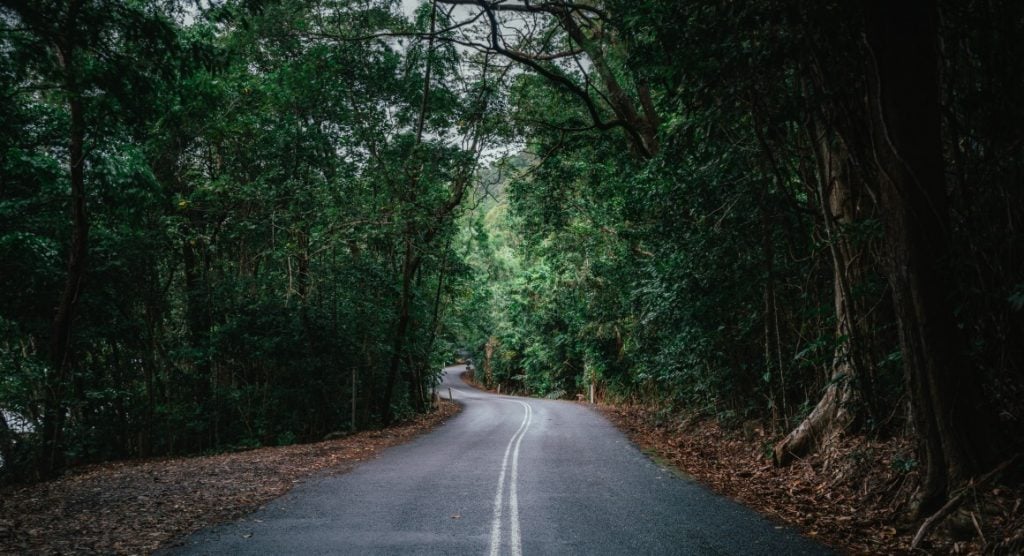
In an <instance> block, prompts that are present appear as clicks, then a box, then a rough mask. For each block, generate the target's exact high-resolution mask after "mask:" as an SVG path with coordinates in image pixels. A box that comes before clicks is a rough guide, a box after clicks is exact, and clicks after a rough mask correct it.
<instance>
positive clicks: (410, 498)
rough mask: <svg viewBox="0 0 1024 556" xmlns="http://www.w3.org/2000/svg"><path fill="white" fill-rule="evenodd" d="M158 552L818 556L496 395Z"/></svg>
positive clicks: (549, 408) (585, 426)
mask: <svg viewBox="0 0 1024 556" xmlns="http://www.w3.org/2000/svg"><path fill="white" fill-rule="evenodd" d="M463 370H464V368H463V367H461V366H458V367H449V368H448V369H447V373H446V377H445V381H444V384H443V385H442V387H441V392H442V393H443V394H444V395H447V394H448V387H451V390H452V392H453V395H454V398H455V400H456V401H459V402H461V403H462V404H463V406H464V409H463V411H462V412H461V413H460V414H458V415H457V416H455V417H454V418H453V419H452V420H451V421H450V422H449V423H448V424H446V425H445V426H443V427H440V428H438V429H436V430H435V431H433V432H431V433H430V434H427V435H424V436H421V437H419V438H417V439H416V440H414V441H412V442H410V443H408V444H405V445H402V446H398V447H394V448H391V449H389V450H387V451H386V452H384V454H383V455H381V457H379V458H378V459H375V460H372V461H369V462H366V463H363V464H362V465H360V466H359V467H357V468H356V469H354V470H353V471H351V472H349V473H346V474H344V475H338V476H333V477H323V478H318V479H313V480H310V481H308V482H306V483H303V484H301V485H299V486H297V487H296V488H295V489H293V490H292V491H291V492H290V493H288V494H287V495H285V496H283V497H281V498H279V499H277V500H275V501H273V502H271V503H270V504H268V505H267V506H266V507H264V508H263V509H261V510H259V511H257V512H255V513H253V514H251V515H250V516H248V517H247V518H245V519H243V520H240V521H237V522H234V523H230V524H226V525H221V526H217V527H213V528H210V529H206V530H204V531H200V532H199V533H196V534H194V535H192V536H190V537H187V538H185V539H183V541H182V544H181V545H179V546H177V547H175V548H172V549H170V550H167V551H164V553H166V554H358V555H364V554H475V555H479V554H488V555H492V556H498V555H503V554H508V555H512V556H520V555H522V554H559V555H561V554H586V555H595V554H609V555H631V554H716V555H717V554H742V555H748V554H771V555H776V554H828V553H830V552H829V551H828V550H827V549H826V548H824V547H823V546H821V545H819V544H816V543H814V542H813V541H811V540H808V539H806V538H803V537H801V536H799V535H798V534H797V533H795V532H794V531H792V530H790V529H788V528H783V527H780V526H777V525H775V524H773V523H771V522H769V521H767V520H766V519H764V518H762V517H761V516H759V515H758V514H756V513H755V512H753V511H751V510H748V509H746V508H744V507H742V506H740V505H739V504H737V503H735V502H732V501H730V500H728V499H725V498H722V497H720V496H717V495H715V494H713V493H711V492H710V491H708V490H707V489H705V488H704V487H702V486H700V485H698V484H696V483H694V482H692V481H689V480H686V479H683V478H680V477H678V476H677V475H675V474H673V473H672V472H670V471H668V470H666V469H663V468H662V467H660V466H659V465H657V464H656V463H654V462H653V461H651V460H650V459H649V458H648V457H647V456H645V455H644V454H642V453H641V452H640V451H639V450H637V448H636V447H634V446H633V445H632V444H631V443H630V442H629V440H627V439H626V437H625V436H623V435H622V434H621V433H620V432H619V431H618V430H616V429H615V428H614V427H613V426H612V425H611V424H609V423H608V421H607V420H605V419H604V417H602V416H601V415H600V414H599V413H597V412H595V411H593V410H591V409H589V408H587V407H585V406H582V405H579V404H575V403H570V402H564V401H555V400H537V399H530V398H517V397H511V396H496V395H493V394H488V393H485V392H481V391H479V390H476V389H474V388H471V387H469V386H467V385H465V384H464V383H463V382H462V381H461V380H459V378H458V374H459V373H461V372H462V371H463Z"/></svg>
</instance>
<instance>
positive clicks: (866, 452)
mask: <svg viewBox="0 0 1024 556" xmlns="http://www.w3.org/2000/svg"><path fill="white" fill-rule="evenodd" d="M600 409H601V411H602V412H603V413H604V414H605V415H607V416H608V418H609V419H611V420H612V422H614V423H615V424H616V425H617V426H618V427H619V428H620V429H622V430H623V431H624V432H626V433H627V435H628V436H629V437H630V438H631V440H633V442H634V443H636V444H637V445H638V446H640V447H641V448H642V449H643V450H645V451H646V452H647V453H649V454H651V455H652V456H653V457H655V458H657V459H660V460H662V461H663V462H665V463H668V464H671V465H672V466H674V467H676V468H678V469H679V470H680V471H682V472H683V473H684V474H686V475H689V476H691V477H692V478H694V479H696V480H697V481H699V482H701V483H703V484H705V485H707V486H709V487H710V488H711V489H712V490H714V491H716V492H718V493H719V494H722V495H725V496H728V497H730V498H732V499H734V500H737V501H738V502H740V503H742V504H744V505H746V506H748V507H751V508H754V509H756V510H758V511H760V512H761V513H762V514H765V515H767V516H768V517H769V518H770V519H774V520H776V521H779V522H783V523H787V524H790V525H793V526H795V527H797V528H798V529H799V530H801V531H802V532H803V533H804V534H805V535H807V536H809V537H812V538H817V539H819V540H820V541H822V542H823V543H825V544H827V545H829V546H832V547H833V548H835V549H837V550H839V551H840V552H844V553H850V554H906V553H911V550H910V546H911V541H912V539H913V538H914V535H915V534H916V533H917V531H918V529H919V527H920V523H919V522H917V523H907V522H905V521H904V520H903V519H902V517H901V516H902V515H903V514H904V513H905V509H906V504H907V501H908V500H909V499H910V495H911V494H912V492H911V489H913V488H914V484H915V483H916V471H914V470H913V468H912V467H913V463H912V462H913V460H912V459H911V458H910V454H911V453H912V451H911V447H910V446H908V445H907V444H906V443H905V442H904V441H900V440H889V441H884V442H883V441H873V440H869V439H866V438H863V437H855V438H850V439H848V440H846V441H844V442H843V444H842V446H841V447H840V448H838V449H834V450H832V451H830V452H828V453H827V454H819V455H815V456H811V457H808V458H805V459H803V460H799V461H798V462H797V463H794V464H792V465H790V466H788V467H783V468H778V467H775V466H773V465H772V464H771V461H770V459H769V458H768V457H766V456H768V454H770V453H771V452H770V447H771V441H772V440H773V438H774V437H769V435H766V434H765V431H764V430H763V429H761V428H759V427H758V426H756V425H753V426H745V427H741V430H739V431H736V432H730V431H726V430H724V429H723V428H722V427H721V426H720V425H719V424H718V423H716V422H714V421H710V420H698V421H693V422H686V421H684V420H680V419H678V418H672V417H668V416H666V415H664V414H661V413H659V412H657V411H655V410H652V409H649V408H644V407H639V406H632V405H626V406H607V405H602V406H600ZM1020 473H1021V472H1020V470H1016V471H1013V470H1011V473H1009V475H1017V476H1016V477H1011V478H1012V483H1013V484H1012V485H1010V486H1007V485H1006V484H1000V483H987V484H985V485H979V486H978V487H977V488H975V489H972V490H971V492H969V493H968V496H966V497H965V502H964V503H963V504H962V505H960V506H959V508H958V510H957V511H956V512H953V513H952V514H951V515H950V517H949V518H948V519H945V520H943V522H942V524H941V525H939V526H937V527H936V528H935V530H934V532H933V533H932V534H931V535H930V536H928V537H927V540H925V541H923V542H922V543H921V544H920V545H919V547H918V549H917V550H916V551H914V552H913V553H915V554H1024V507H1022V499H1024V488H1022V485H1021V479H1022V477H1020V476H1019V475H1020ZM1005 475H1007V474H1004V478H1005ZM1005 482H1008V481H1004V483H1005Z"/></svg>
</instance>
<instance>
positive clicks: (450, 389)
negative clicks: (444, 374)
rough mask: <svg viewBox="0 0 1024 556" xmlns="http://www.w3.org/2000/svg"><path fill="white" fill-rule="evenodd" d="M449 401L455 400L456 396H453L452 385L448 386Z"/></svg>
mask: <svg viewBox="0 0 1024 556" xmlns="http://www.w3.org/2000/svg"><path fill="white" fill-rule="evenodd" d="M448 401H450V402H453V401H455V398H453V397H452V387H451V386H449V387H448Z"/></svg>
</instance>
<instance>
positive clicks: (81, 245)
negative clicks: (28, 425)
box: [39, 6, 89, 477]
mask: <svg viewBox="0 0 1024 556" xmlns="http://www.w3.org/2000/svg"><path fill="white" fill-rule="evenodd" d="M73 8H74V6H73V7H72V9H73ZM68 17H69V19H71V18H73V17H74V13H73V11H72V13H69V16H68ZM69 24H70V25H73V21H72V22H71V23H69ZM67 40H68V41H69V43H70V41H71V38H70V37H68V38H67ZM58 54H59V57H60V60H61V65H62V66H63V67H62V69H63V70H64V74H65V84H64V86H65V88H66V91H67V95H68V109H69V111H70V118H71V126H70V129H69V142H68V143H69V144H68V168H69V172H70V177H71V222H72V227H71V246H70V249H69V251H68V265H67V278H66V280H65V282H64V290H63V292H62V293H61V296H60V301H59V304H58V305H57V311H56V314H55V316H54V318H53V325H52V328H51V335H50V346H49V348H50V352H49V356H50V357H49V359H50V374H49V377H48V380H47V385H46V390H47V391H46V403H45V411H44V415H43V431H42V432H43V444H42V455H41V460H40V462H39V472H40V473H41V475H42V476H44V477H49V476H52V475H53V474H54V473H55V472H56V471H57V470H58V469H59V468H60V467H61V465H62V464H63V462H62V461H61V460H62V457H61V455H62V452H63V447H62V444H63V442H62V440H63V438H62V437H63V430H64V413H65V407H64V390H65V386H66V385H67V383H68V381H69V379H70V376H71V370H70V363H69V361H68V359H69V346H70V343H71V325H72V322H73V321H74V318H75V310H76V309H77V307H78V300H79V295H80V293H81V291H82V281H83V279H84V278H85V257H86V252H87V246H88V237H89V220H88V215H87V214H86V211H85V148H84V143H85V115H84V112H83V106H82V97H81V95H80V94H79V92H78V84H77V80H76V78H75V66H74V58H73V57H74V49H73V48H72V47H71V46H63V47H61V48H59V49H58Z"/></svg>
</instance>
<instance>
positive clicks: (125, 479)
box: [0, 401, 459, 555]
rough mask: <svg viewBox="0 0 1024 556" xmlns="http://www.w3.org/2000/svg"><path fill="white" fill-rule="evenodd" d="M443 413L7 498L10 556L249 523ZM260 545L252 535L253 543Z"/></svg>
mask: <svg viewBox="0 0 1024 556" xmlns="http://www.w3.org/2000/svg"><path fill="white" fill-rule="evenodd" d="M458 411H459V406H458V405H457V404H454V403H450V402H446V401H442V403H441V406H440V410H439V411H434V412H432V413H430V414H427V415H424V416H420V417H417V418H416V419H413V420H411V421H407V422H404V423H400V424H398V425H396V426H393V427H389V428H386V429H383V430H378V431H363V432H358V433H356V434H352V435H350V436H346V437H344V438H339V439H335V440H327V441H323V442H316V443H312V444H297V445H292V446H282V447H268V448H258V449H254V450H248V451H244V452H232V453H225V454H218V455H213V456H196V457H176V458H164V459H153V460H134V461H125V462H114V463H105V464H100V465H93V466H87V467H83V468H81V469H76V470H73V471H71V472H69V473H68V474H66V475H65V476H63V477H60V478H58V479H56V480H53V481H49V482H44V483H38V484H33V485H27V486H24V485H23V486H9V487H5V488H4V489H2V490H0V554H39V555H56V554H146V553H150V552H153V551H154V550H156V549H158V548H161V547H166V546H169V545H171V544H172V543H173V542H174V541H175V540H176V539H178V538H180V537H182V536H184V535H187V534H189V533H192V532H194V531H197V530H199V529H202V528H204V527H207V526H209V525H214V524H217V523H223V522H226V521H231V520H234V519H237V518H240V517H242V516H244V515H246V514H249V513H251V512H253V511H254V510H257V509H259V508H260V507H261V506H263V505H264V504H266V503H267V502H269V501H270V500H273V499H274V498H277V497H279V496H281V495H283V494H285V493H286V492H288V491H289V490H291V488H292V487H293V486H295V484H296V483H300V482H302V481H303V480H306V479H308V478H310V477H312V476H316V475H321V474H338V473H345V472H347V471H349V470H351V469H352V468H353V467H355V466H356V465H357V464H358V463H360V462H362V461H366V460H368V459H373V458H375V457H377V456H378V455H379V454H380V453H381V452H382V451H383V450H384V449H386V448H388V447H391V446H394V445H396V444H401V443H403V442H406V441H408V440H411V439H412V438H413V437H415V436H417V435H419V434H422V433H424V432H426V431H428V430H430V429H432V428H434V427H436V426H437V425H439V424H441V423H443V422H444V421H445V420H447V419H448V418H449V417H451V416H452V415H454V414H455V413H457V412H458ZM250 536H251V533H250Z"/></svg>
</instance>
